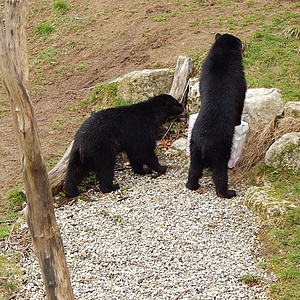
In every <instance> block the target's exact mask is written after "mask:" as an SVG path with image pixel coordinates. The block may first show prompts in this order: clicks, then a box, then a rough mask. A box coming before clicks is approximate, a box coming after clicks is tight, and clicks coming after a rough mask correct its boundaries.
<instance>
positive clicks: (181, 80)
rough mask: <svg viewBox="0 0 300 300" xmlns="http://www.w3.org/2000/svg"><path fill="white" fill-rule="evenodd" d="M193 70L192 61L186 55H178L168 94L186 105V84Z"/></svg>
mask: <svg viewBox="0 0 300 300" xmlns="http://www.w3.org/2000/svg"><path fill="white" fill-rule="evenodd" d="M193 71H194V62H193V60H192V59H191V58H189V57H186V56H179V57H178V59H177V64H176V70H175V73H174V79H173V83H172V87H171V90H170V93H169V94H170V95H171V96H173V97H174V98H175V99H177V100H178V101H180V100H182V102H183V103H182V104H183V106H184V107H185V106H186V100H187V99H184V98H187V93H188V90H187V85H188V81H189V79H190V78H191V76H192V73H193Z"/></svg>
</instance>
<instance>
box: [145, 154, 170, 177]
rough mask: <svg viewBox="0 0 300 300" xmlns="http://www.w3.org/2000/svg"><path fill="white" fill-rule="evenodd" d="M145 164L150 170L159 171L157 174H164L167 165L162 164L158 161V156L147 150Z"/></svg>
mask: <svg viewBox="0 0 300 300" xmlns="http://www.w3.org/2000/svg"><path fill="white" fill-rule="evenodd" d="M144 161H145V165H147V166H148V167H149V168H150V169H151V170H153V171H155V172H157V173H159V174H165V173H166V170H167V167H166V166H162V165H161V164H160V163H159V162H158V158H157V156H156V154H155V152H154V150H153V151H148V152H147V154H146V155H145V159H144Z"/></svg>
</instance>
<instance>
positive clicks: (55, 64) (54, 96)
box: [0, 0, 293, 205]
mask: <svg viewBox="0 0 300 300" xmlns="http://www.w3.org/2000/svg"><path fill="white" fill-rule="evenodd" d="M1 2H2V1H1ZM66 2H67V3H68V4H69V10H68V12H67V13H66V14H65V15H64V16H63V17H60V16H58V14H56V15H55V14H54V13H53V11H51V8H50V2H49V1H36V0H34V1H29V16H28V25H27V35H28V57H29V67H30V71H29V77H30V86H29V90H30V95H31V100H32V102H33V105H34V108H35V112H36V118H37V123H38V129H39V136H40V141H41V146H42V152H43V156H44V157H45V158H47V159H50V160H52V161H54V162H55V161H58V159H59V157H60V156H61V155H62V154H63V153H64V151H65V150H66V148H67V146H68V144H69V142H70V141H71V140H72V138H73V135H74V133H75V131H76V129H77V125H78V122H79V121H80V120H82V118H83V117H84V116H81V115H78V112H76V110H75V111H74V109H70V108H71V107H74V106H75V105H76V104H77V103H78V102H79V101H80V100H82V99H84V98H85V97H87V96H88V95H89V94H90V92H91V89H90V87H93V86H95V85H96V84H97V83H100V82H105V81H109V80H112V79H114V78H116V77H117V76H119V75H122V74H126V73H129V72H131V71H134V70H142V69H146V68H152V69H153V68H155V67H172V68H175V66H176V61H177V58H178V56H179V55H188V56H191V55H192V54H195V53H203V54H205V52H206V51H207V50H208V49H209V47H210V45H211V44H212V43H213V40H214V34H215V33H216V32H220V33H225V32H230V33H232V34H235V35H237V36H238V37H240V38H241V39H242V40H244V41H247V40H248V39H249V38H250V37H251V35H252V34H253V32H254V31H255V30H256V28H257V26H256V25H253V24H252V25H250V26H247V27H245V28H243V29H242V30H235V29H234V28H233V29H232V24H231V23H230V22H227V21H226V20H227V19H231V18H233V17H234V18H236V19H238V18H239V17H240V16H245V14H247V15H249V16H251V15H253V14H255V12H256V11H260V12H262V11H263V13H264V14H265V21H266V22H268V19H269V16H270V15H271V14H272V11H274V10H279V9H282V10H283V9H289V7H290V5H292V2H293V1H223V2H225V3H227V5H222V4H220V2H222V1H217V0H216V1H214V0H209V1H196V0H185V1H163V0H161V1H160V0H156V1H142V0H132V1H108V0H101V1H87V0H81V1H78V0H67V1H66ZM266 3H269V4H270V9H268V10H264V9H263V5H266ZM49 19H51V24H53V27H54V28H55V31H54V32H53V33H51V34H49V35H48V36H47V37H39V36H38V35H36V34H35V33H34V28H35V26H36V25H37V24H39V23H42V22H45V21H46V20H49ZM236 27H238V28H240V26H236ZM44 49H48V50H49V49H50V50H51V49H52V50H53V49H56V50H57V53H56V55H55V56H54V58H53V59H52V60H51V59H50V61H49V60H47V57H45V56H44V57H42V58H41V55H40V54H41V52H42V51H43V50H44ZM50 50H49V51H50ZM44 53H45V52H44ZM5 110H6V111H7V112H6V113H5V112H4V113H3V111H5ZM1 111H2V113H0V140H1V143H0V165H1V170H0V183H1V184H0V199H1V203H2V205H3V202H4V201H3V197H4V195H5V194H6V193H7V192H8V191H9V190H11V189H12V188H14V187H15V186H16V185H22V174H21V163H20V154H19V153H20V152H19V149H18V145H17V142H16V137H15V134H14V130H13V125H12V118H11V115H10V113H9V103H8V100H7V98H6V92H5V89H4V87H3V86H2V87H1V94H0V112H1ZM54 124H58V125H60V128H58V127H59V126H56V127H55V126H54ZM74 124H76V126H75V125H74Z"/></svg>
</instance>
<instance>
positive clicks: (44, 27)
mask: <svg viewBox="0 0 300 300" xmlns="http://www.w3.org/2000/svg"><path fill="white" fill-rule="evenodd" d="M53 31H54V27H53V26H52V25H50V24H49V23H40V24H37V25H36V26H35V28H34V33H35V34H38V35H48V34H50V33H52V32H53Z"/></svg>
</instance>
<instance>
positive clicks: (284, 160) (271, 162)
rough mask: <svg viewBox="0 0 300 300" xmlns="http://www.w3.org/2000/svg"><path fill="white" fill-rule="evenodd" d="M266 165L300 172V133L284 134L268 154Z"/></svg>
mask: <svg viewBox="0 0 300 300" xmlns="http://www.w3.org/2000/svg"><path fill="white" fill-rule="evenodd" d="M265 164H266V165H267V166H270V167H274V168H278V167H280V168H283V169H288V170H293V171H296V172H300V132H291V133H287V134H284V135H283V136H282V137H281V138H280V139H278V140H277V141H276V142H275V143H274V144H272V145H271V146H270V148H269V149H268V150H267V152H266V156H265Z"/></svg>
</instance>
